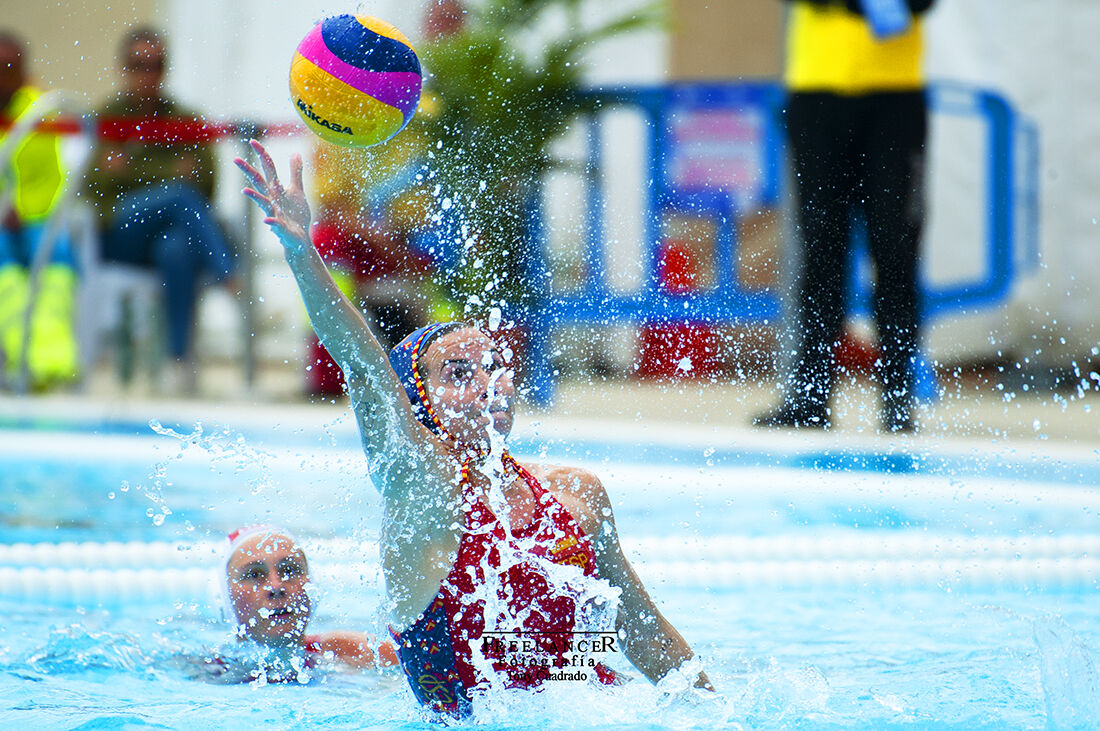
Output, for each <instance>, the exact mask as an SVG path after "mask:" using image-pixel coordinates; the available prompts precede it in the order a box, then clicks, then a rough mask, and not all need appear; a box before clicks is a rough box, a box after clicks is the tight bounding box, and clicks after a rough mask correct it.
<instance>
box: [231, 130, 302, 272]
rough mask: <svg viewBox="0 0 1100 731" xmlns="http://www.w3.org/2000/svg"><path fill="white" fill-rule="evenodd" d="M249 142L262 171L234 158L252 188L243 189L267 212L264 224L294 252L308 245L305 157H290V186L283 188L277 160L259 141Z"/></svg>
mask: <svg viewBox="0 0 1100 731" xmlns="http://www.w3.org/2000/svg"><path fill="white" fill-rule="evenodd" d="M249 144H251V145H252V149H253V150H255V151H256V154H257V155H258V156H259V158H260V165H261V166H262V167H263V173H260V171H259V170H257V169H256V168H254V167H252V166H251V165H249V164H248V163H247V162H245V161H244V160H242V159H241V158H239V157H238V158H236V159H235V160H233V162H234V163H235V164H236V166H237V167H239V168H240V169H241V172H243V173H244V174H245V177H247V178H248V181H249V182H250V183H251V184H252V187H251V188H245V189H244V190H243V191H242V192H243V193H244V194H245V195H246V196H248V197H249V198H251V199H252V200H254V201H255V202H256V205H258V206H259V207H260V209H261V210H263V212H264V214H266V215H267V218H265V219H264V223H266V224H267V225H268V226H270V227H271V230H272V231H274V232H275V234H276V235H277V236H278V237H279V240H280V241H282V242H283V246H285V247H287V249H288V250H290V251H292V252H295V253H296V252H298V251H301V250H303V249H304V248H306V247H309V246H310V245H311V244H310V240H309V221H310V213H309V203H308V202H307V201H306V194H305V191H304V190H303V188H302V157H301V156H300V155H292V156H291V158H290V186H289V187H286V188H284V187H283V186H282V184H281V183H280V182H279V174H278V172H277V171H276V170H275V162H274V161H273V160H272V159H271V155H269V154H268V152H267V150H265V149H264V146H263V145H261V144H260V143H259V142H258V141H256V140H250V141H249Z"/></svg>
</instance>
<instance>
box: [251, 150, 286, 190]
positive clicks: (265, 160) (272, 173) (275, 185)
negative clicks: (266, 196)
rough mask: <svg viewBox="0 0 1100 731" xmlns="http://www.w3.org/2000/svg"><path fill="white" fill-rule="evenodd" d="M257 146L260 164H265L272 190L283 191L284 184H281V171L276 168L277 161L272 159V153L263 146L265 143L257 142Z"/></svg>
mask: <svg viewBox="0 0 1100 731" xmlns="http://www.w3.org/2000/svg"><path fill="white" fill-rule="evenodd" d="M255 147H256V152H257V153H259V155H260V164H261V165H262V166H263V169H264V176H265V177H266V178H267V181H268V184H269V185H270V187H271V190H272V191H282V189H283V186H282V185H280V184H279V172H278V171H277V170H276V169H275V161H274V160H272V159H271V155H270V154H268V152H267V150H265V149H264V148H263V145H261V144H260V143H258V142H257V143H256V145H255Z"/></svg>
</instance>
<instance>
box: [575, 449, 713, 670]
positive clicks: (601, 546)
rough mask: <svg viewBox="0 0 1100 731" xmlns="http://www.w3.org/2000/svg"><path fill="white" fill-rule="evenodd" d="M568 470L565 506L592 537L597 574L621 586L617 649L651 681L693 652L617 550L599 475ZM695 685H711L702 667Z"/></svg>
mask: <svg viewBox="0 0 1100 731" xmlns="http://www.w3.org/2000/svg"><path fill="white" fill-rule="evenodd" d="M568 472H569V473H570V479H569V480H567V481H566V482H565V483H564V484H565V486H566V489H567V490H568V491H569V492H570V493H572V495H571V497H572V498H573V500H571V501H570V503H568V504H567V507H569V508H570V509H571V511H572V512H573V515H574V516H575V517H576V519H577V521H578V522H579V523H580V526H581V528H582V529H583V530H584V531H585V533H587V534H588V535H589V537H591V539H592V546H593V549H594V551H595V554H596V567H597V568H598V569H599V572H600V576H601V577H602V578H604V579H606V580H607V581H608V582H609V583H610V584H611V585H612V586H614V587H617V588H618V589H620V590H621V591H622V595H621V596H620V606H619V616H618V620H617V622H616V630H618V631H619V633H620V637H622V641H623V652H624V654H625V655H626V656H627V659H629V660H630V662H631V663H633V664H634V667H636V668H638V670H640V671H642V673H644V674H645V676H646V677H647V678H649V680H650V681H652V682H654V683H656V682H657V681H659V680H660V679H661V678H663V677H664V676H665V675H667V674H668V673H669V672H670V671H672V670H675V669H676V668H678V667H680V666H681V665H682V664H683V663H684V662H686V661H688V660H690V659H691V658H692V657H694V653H693V652H692V650H691V647H690V646H689V645H688V643H687V641H686V640H684V638H683V636H682V635H681V634H680V633H679V632H677V631H676V628H675V627H673V626H672V624H671V623H670V622H669V621H668V620H667V619H665V618H664V616H663V615H662V614H661V612H660V610H659V609H657V605H656V604H654V603H653V599H651V598H650V596H649V593H648V592H647V591H646V589H645V586H644V585H643V584H642V580H641V579H639V578H638V575H637V574H636V573H634V569H633V567H632V566H631V565H630V562H629V561H627V559H626V556H625V555H624V554H623V551H622V547H621V546H620V545H619V536H618V532H617V530H616V528H615V517H614V515H613V514H612V511H611V501H610V500H609V499H608V497H607V491H606V490H604V488H603V485H602V484H601V483H600V481H599V479H598V478H597V477H596V476H595V475H593V474H592V473H590V472H588V471H586V470H576V469H574V470H569V471H568ZM695 686H696V687H697V688H707V689H709V690H713V689H714V687H713V686H712V685H711V683H710V680H709V679H708V678H707V675H706V673H702V672H701V673H699V677H698V678H697V679H696V681H695Z"/></svg>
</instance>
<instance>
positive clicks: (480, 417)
mask: <svg viewBox="0 0 1100 731" xmlns="http://www.w3.org/2000/svg"><path fill="white" fill-rule="evenodd" d="M420 367H421V369H422V370H423V371H424V372H425V379H426V381H427V386H428V395H429V398H430V399H431V403H432V408H433V409H435V412H436V415H437V416H438V417H439V420H440V421H441V422H443V428H444V429H446V430H447V432H448V433H449V434H451V435H452V436H454V437H455V439H457V440H458V441H459V442H460V443H462V444H482V445H483V444H485V443H486V442H487V441H488V440H489V430H490V429H491V430H492V431H493V432H495V433H496V434H499V435H501V436H508V434H509V432H511V431H512V420H513V418H514V413H515V410H514V402H515V385H514V383H513V371H512V369H511V368H510V367H508V365H507V364H506V363H505V361H504V355H503V353H502V352H501V350H500V349H499V348H498V347H497V346H496V344H494V343H493V341H492V340H490V339H489V338H487V337H486V336H485V335H484V334H483V333H482V332H481V331H480V330H477V329H476V328H472V327H470V328H462V329H460V330H453V331H451V332H449V333H446V334H444V335H440V336H439V338H438V339H436V340H435V342H433V343H432V344H431V347H430V348H428V352H426V353H425V354H424V355H423V356H422V357H421V361H420Z"/></svg>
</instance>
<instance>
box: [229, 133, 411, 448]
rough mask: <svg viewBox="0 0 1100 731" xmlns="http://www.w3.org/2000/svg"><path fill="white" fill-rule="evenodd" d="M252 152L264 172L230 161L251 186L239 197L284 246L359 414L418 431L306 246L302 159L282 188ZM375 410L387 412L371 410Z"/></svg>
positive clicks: (379, 351)
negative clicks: (391, 417) (393, 418)
mask: <svg viewBox="0 0 1100 731" xmlns="http://www.w3.org/2000/svg"><path fill="white" fill-rule="evenodd" d="M252 147H253V149H254V150H255V151H256V154H257V155H258V156H259V158H260V164H261V167H262V168H263V172H262V173H261V172H260V171H259V170H256V168H254V167H253V166H252V165H250V164H248V163H247V162H245V161H244V160H242V159H240V158H237V159H236V160H234V162H235V163H236V165H237V167H239V168H240V169H241V170H242V171H243V172H244V174H245V175H246V176H247V177H248V180H249V182H251V184H252V187H250V188H245V189H244V191H243V192H244V194H245V195H246V196H248V197H249V198H251V199H252V200H253V201H255V202H256V204H257V205H258V206H259V207H260V208H261V209H262V210H263V212H264V213H265V214H266V215H267V218H265V219H264V223H266V224H267V225H268V226H270V227H271V230H272V231H274V232H275V234H276V235H277V236H278V237H279V241H281V242H282V244H283V251H284V253H285V255H286V260H287V263H288V264H289V265H290V270H291V272H293V274H294V279H295V280H296V281H297V283H298V289H299V290H300V291H301V293H302V300H303V301H304V302H305V306H306V310H307V312H308V313H309V319H310V322H312V323H313V329H314V330H316V332H317V336H318V337H319V338H320V339H321V342H322V343H323V344H324V346H325V348H326V349H327V350H328V351H329V353H331V354H332V357H333V358H334V359H335V360H336V362H337V363H339V365H340V367H341V368H342V369H343V371H344V376H345V378H346V379H347V380H348V385H349V388H352V389H355V390H356V392H357V393H356V396H357V397H358V398H360V399H361V400H363V401H366V402H367V403H366V405H367V406H368V408H367V409H364V410H360V411H362V412H363V413H368V414H369V413H374V412H378V411H383V412H388V413H397V415H398V417H399V420H400V423H401V424H402V426H403V427H404V428H405V431H406V433H410V434H412V433H416V432H419V431H421V427H420V426H419V425H418V424H417V422H416V420H415V418H414V417H413V416H412V414H411V411H410V410H409V408H408V407H407V404H405V403H404V399H399V398H397V396H398V395H399V394H401V393H402V387H401V385H400V383H399V382H398V380H397V377H396V376H395V375H394V373H393V371H392V370H391V368H390V366H389V361H388V358H387V356H386V352H385V350H383V348H382V346H381V344H380V343H379V342H378V340H377V338H375V336H374V334H373V333H372V332H371V330H370V327H369V326H368V325H367V322H366V320H365V319H363V315H362V314H361V313H360V312H359V310H358V309H356V307H355V306H354V305H353V304H352V303H351V302H350V301H349V300H348V298H347V297H345V296H344V294H343V292H341V291H340V289H339V288H338V287H337V286H336V283H335V282H334V281H333V279H332V275H331V274H330V273H329V271H328V268H327V267H326V266H325V263H324V261H323V260H322V259H321V256H320V254H318V253H317V250H316V249H315V248H314V246H313V244H312V242H311V241H310V238H309V225H310V210H309V203H308V202H307V201H306V196H305V191H304V190H303V185H302V159H301V157H300V156H298V155H294V156H292V157H291V159H290V184H289V185H288V186H287V187H285V188H284V187H283V185H282V183H280V181H279V176H278V173H277V171H276V169H275V163H274V161H273V160H272V159H271V155H270V154H268V152H267V150H265V149H264V147H263V145H261V144H260V143H259V142H257V141H256V140H252ZM379 406H385V407H387V408H384V409H378V408H372V407H379ZM388 413H384V414H379V417H380V418H379V423H378V424H377V425H375V426H376V427H377V428H379V429H382V428H384V424H383V423H382V422H383V421H387V422H388V420H386V419H385V418H384V417H385V416H387V415H388Z"/></svg>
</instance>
